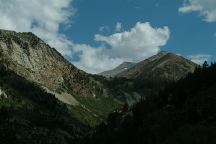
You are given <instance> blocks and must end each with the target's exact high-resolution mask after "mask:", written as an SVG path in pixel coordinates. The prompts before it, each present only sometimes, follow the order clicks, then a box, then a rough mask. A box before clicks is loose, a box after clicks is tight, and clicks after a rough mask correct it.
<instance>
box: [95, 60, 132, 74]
mask: <svg viewBox="0 0 216 144" xmlns="http://www.w3.org/2000/svg"><path fill="white" fill-rule="evenodd" d="M134 65H135V63H132V62H123V63H122V64H120V65H119V66H117V67H116V68H114V69H113V70H109V71H105V72H102V73H99V74H98V75H102V76H105V77H108V78H109V77H115V76H116V75H118V74H119V73H122V72H124V71H126V70H128V69H130V68H132V67H133V66H134Z"/></svg>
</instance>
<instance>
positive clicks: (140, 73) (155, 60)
mask: <svg viewBox="0 0 216 144" xmlns="http://www.w3.org/2000/svg"><path fill="white" fill-rule="evenodd" d="M196 67H197V64H195V63H193V62H191V61H190V60H187V59H185V58H183V57H182V56H178V55H175V54H172V53H168V52H159V53H158V54H157V55H155V56H152V57H150V58H148V59H146V60H144V61H141V62H139V63H138V64H136V65H135V66H133V67H132V68H130V69H128V70H126V71H124V72H122V73H119V74H118V75H117V77H124V78H127V79H142V80H143V79H151V80H171V81H173V80H174V81H175V80H179V79H181V78H183V77H185V76H186V75H187V74H188V73H191V72H193V71H194V70H195V68H196Z"/></svg>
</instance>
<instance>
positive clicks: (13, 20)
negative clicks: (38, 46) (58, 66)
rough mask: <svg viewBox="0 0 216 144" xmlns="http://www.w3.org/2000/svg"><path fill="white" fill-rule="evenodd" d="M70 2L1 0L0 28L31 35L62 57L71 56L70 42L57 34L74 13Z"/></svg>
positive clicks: (58, 0)
mask: <svg viewBox="0 0 216 144" xmlns="http://www.w3.org/2000/svg"><path fill="white" fill-rule="evenodd" d="M71 2H72V0H0V28H1V29H7V30H15V31H18V32H29V31H30V32H33V33H35V34H36V35H38V36H39V37H41V38H42V39H44V40H45V41H46V42H48V43H49V44H50V45H51V46H53V47H56V48H57V50H59V51H60V52H61V53H62V54H63V55H70V54H71V53H72V51H71V49H70V47H71V42H70V41H69V40H67V38H66V37H65V36H64V35H63V34H60V33H59V27H60V25H61V24H69V18H70V17H71V16H72V15H73V13H74V10H73V8H72V7H71V5H70V4H71Z"/></svg>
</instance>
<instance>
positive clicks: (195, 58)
mask: <svg viewBox="0 0 216 144" xmlns="http://www.w3.org/2000/svg"><path fill="white" fill-rule="evenodd" d="M211 57H212V56H211V55H207V54H197V55H191V56H188V58H189V59H190V60H191V61H192V62H194V63H196V64H199V65H202V64H203V63H204V62H205V61H209V60H210V58H211Z"/></svg>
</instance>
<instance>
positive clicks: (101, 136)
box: [86, 62, 216, 144]
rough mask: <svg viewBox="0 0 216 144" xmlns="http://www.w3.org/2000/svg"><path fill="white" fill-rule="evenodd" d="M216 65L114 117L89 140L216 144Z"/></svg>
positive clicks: (103, 143)
mask: <svg viewBox="0 0 216 144" xmlns="http://www.w3.org/2000/svg"><path fill="white" fill-rule="evenodd" d="M215 136H216V64H212V65H211V66H208V64H207V63H206V62H205V63H204V65H203V67H202V68H201V67H198V68H197V69H196V70H195V72H194V73H193V74H189V75H188V76H187V77H186V78H184V79H181V80H179V81H178V82H175V83H172V84H170V85H168V86H167V87H166V88H165V89H164V90H162V91H161V92H160V93H159V94H156V95H149V96H148V97H146V98H145V99H142V101H140V102H139V103H137V104H136V105H134V106H133V107H132V108H128V107H127V106H125V107H124V108H123V110H122V111H119V112H115V113H112V114H110V116H109V117H108V119H107V121H106V122H104V123H102V124H101V125H100V126H99V127H97V129H96V131H95V133H94V134H93V135H91V136H90V137H88V138H87V140H86V141H88V142H87V143H89V141H91V143H92V144H111V143H112V144H134V143H136V144H215V143H216V137H215Z"/></svg>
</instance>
